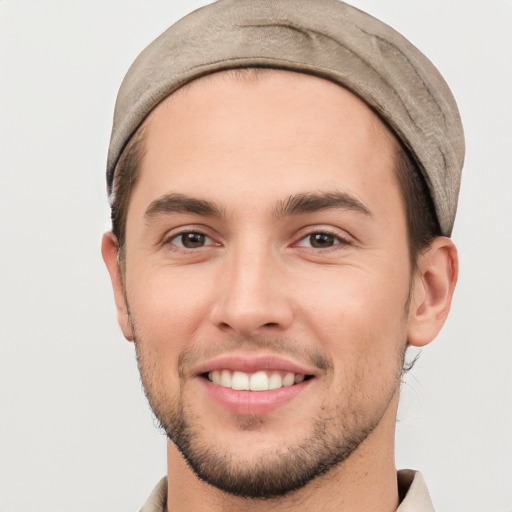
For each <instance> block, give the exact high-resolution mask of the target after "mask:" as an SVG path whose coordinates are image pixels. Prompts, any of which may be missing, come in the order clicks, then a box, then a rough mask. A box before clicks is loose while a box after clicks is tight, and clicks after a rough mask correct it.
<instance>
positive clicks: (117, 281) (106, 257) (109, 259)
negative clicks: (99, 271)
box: [101, 231, 133, 341]
mask: <svg viewBox="0 0 512 512" xmlns="http://www.w3.org/2000/svg"><path fill="white" fill-rule="evenodd" d="M118 254H119V244H118V243H117V238H116V237H115V236H114V234H113V233H112V232H111V231H109V232H107V233H105V234H104V235H103V239H102V241H101V255H102V256H103V261H104V262H105V265H106V267H107V270H108V273H109V274H110V280H111V281H112V288H113V290H114V299H115V302H116V308H117V322H118V323H119V327H121V331H122V332H123V335H124V337H125V338H126V339H127V340H128V341H133V331H132V326H131V322H130V313H129V311H128V305H127V304H126V297H125V293H124V283H123V277H122V274H121V269H120V267H119V260H118Z"/></svg>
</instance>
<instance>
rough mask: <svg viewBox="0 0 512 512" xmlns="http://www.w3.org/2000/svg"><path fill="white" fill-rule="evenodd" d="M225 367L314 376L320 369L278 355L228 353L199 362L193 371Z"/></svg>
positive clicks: (202, 372) (199, 373)
mask: <svg viewBox="0 0 512 512" xmlns="http://www.w3.org/2000/svg"><path fill="white" fill-rule="evenodd" d="M224 369H227V370H232V371H239V372H245V373H255V372H257V371H260V370H271V371H279V370H281V371H284V372H291V373H295V374H299V375H313V376H314V375H316V373H317V371H318V370H315V369H314V368H312V367H310V366H307V365H303V364H300V363H296V362H295V361H292V360H290V359H287V358H283V357H281V356H277V355H249V354H229V355H228V354H226V355H222V356H219V357H216V358H214V359H211V360H209V361H207V362H205V363H201V364H199V365H198V366H196V367H195V368H194V371H193V373H194V374H195V375H201V374H204V373H208V372H212V371H215V370H224Z"/></svg>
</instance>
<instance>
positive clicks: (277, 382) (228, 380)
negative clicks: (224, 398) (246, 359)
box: [208, 369, 305, 391]
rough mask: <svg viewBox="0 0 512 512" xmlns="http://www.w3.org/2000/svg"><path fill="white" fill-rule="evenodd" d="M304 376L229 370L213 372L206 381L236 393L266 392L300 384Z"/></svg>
mask: <svg viewBox="0 0 512 512" xmlns="http://www.w3.org/2000/svg"><path fill="white" fill-rule="evenodd" d="M304 378H305V375H301V374H297V375H296V374H294V373H292V372H288V373H285V374H284V376H283V373H282V372H278V371H274V372H272V373H270V372H267V371H265V370H260V371H258V372H255V373H252V374H249V373H245V372H239V371H235V372H232V371H231V370H227V369H225V370H214V371H212V372H210V373H209V374H208V379H209V380H210V381H211V382H213V383H214V384H217V385H219V386H222V387H225V388H232V389H235V390H237V391H267V390H269V389H279V388H282V387H287V386H292V385H293V384H300V383H301V382H303V381H304Z"/></svg>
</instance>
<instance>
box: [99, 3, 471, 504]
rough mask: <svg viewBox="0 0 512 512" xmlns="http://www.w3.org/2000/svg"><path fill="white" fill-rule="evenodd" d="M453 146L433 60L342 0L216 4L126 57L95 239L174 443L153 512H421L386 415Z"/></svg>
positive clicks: (444, 217)
mask: <svg viewBox="0 0 512 512" xmlns="http://www.w3.org/2000/svg"><path fill="white" fill-rule="evenodd" d="M463 155H464V142H463V132H462V127H461V124H460V118H459V114H458V111H457V107H456V104H455V101H454V99H453V97H452V95H451V93H450V91H449V89H448V86H447V85H446V84H445V82H444V80H443V79H442V77H441V76H440V74H439V72H438V71H437V70H436V69H435V68H434V67H433V66H432V64H431V63H430V62H429V61H428V60H427V59H426V57H425V56H423V55H422V54H421V53H420V52H419V51H418V50H417V49H416V48H415V47H413V46H412V45H411V44H410V43H409V42H408V41H406V40H405V39H404V38H403V37H402V36H400V35H399V34H397V33H396V32H395V31H393V30H392V29H391V28H389V27H388V26H386V25H384V24H383V23H381V22H379V21H378V20H375V19H374V18H372V17H370V16H369V15H367V14H365V13H363V12H361V11H358V10H357V9H354V8H352V7H350V6H348V5H346V4H344V3H342V2H340V1H338V0H321V1H316V2H309V1H307V0H279V1H275V0H274V1H271V0H220V1H218V2H216V3H214V4H211V5H210V6H207V7H206V8H203V9H200V10H198V11H196V12H194V13H192V14H191V15H189V16H187V17H185V18H183V19H182V20H181V21H179V22H178V23H177V24H175V25H174V26H173V27H171V28H170V29H169V30H168V31H166V32H165V33H164V34H162V36H160V37H159V38H158V39H156V40H155V41H154V42H153V43H152V44H151V45H150V46H149V47H148V48H147V49H146V50H145V51H144V52H143V53H142V54H141V55H140V56H139V57H138V58H137V60H136V61H135V63H134V64H133V66H132V67H131V69H130V71H129V72H128V74H127V76H126V78H125V80H124V82H123V84H122V86H121V89H120V92H119V96H118V100H117V104H116V112H115V117H114V127H113V132H112V139H111V145H110V150H109V161H108V169H107V182H108V188H109V194H110V199H111V205H112V220H113V228H112V232H109V233H107V234H106V235H105V236H104V238H103V244H102V252H103V257H104V260H105V263H106V265H107V268H108V270H109V273H110V276H111V279H112V284H113V288H114V294H115V300H116V305H117V311H118V321H119V324H120V326H121V329H122V331H123V334H124V335H125V337H126V338H127V339H128V340H132V341H134V343H135V347H136V351H137V358H138V363H139V369H140V372H141V378H142V382H143V385H144V389H145V392H146V395H147V397H148V400H149V402H150V404H151V407H152V409H153V411H154V413H155V415H156V417H157V418H158V420H159V421H160V423H161V425H162V427H163V429H164V430H165V432H166V434H167V436H168V439H169V441H168V454H167V460H168V474H167V478H165V479H163V480H162V481H161V482H160V483H159V484H158V486H157V488H156V489H155V490H154V492H153V493H152V495H151V496H150V498H149V499H148V501H147V503H146V504H145V505H144V507H143V509H142V510H144V511H163V510H169V511H170V510H173V511H182V510H211V511H217V510H241V509H246V510H255V511H256V510H269V509H271V510H289V509H290V508H292V507H293V508H295V509H298V510H307V511H316V510H322V511H330V510H332V511H334V510H336V511H340V510H358V511H363V510H375V511H382V512H384V511H394V510H399V511H401V512H403V511H410V510H415V511H423V510H425V511H428V510H433V509H432V504H431V501H430V499H429V497H428V492H427V490H426V487H425V484H424V481H423V479H422V476H421V474H420V473H418V472H414V471H401V472H399V473H398V477H397V472H396V469H395V464H394V454H393V452H394V450H393V439H394V425H395V421H396V410H397V405H398V396H399V388H400V381H401V376H402V373H403V371H404V354H405V350H406V348H407V346H408V345H414V346H424V345H426V344H428V343H429V342H430V341H432V340H433V339H434V338H435V336H436V335H437V333H438V332H439V330H440V329H441V327H442V325H443V323H444V321H445V319H446V317H447V314H448V311H449V308H450V303H451V298H452V295H453V290H454V287H455V283H456V280H457V269H458V264H457V253H456V249H455V246H454V244H453V242H452V241H451V239H450V238H449V235H450V233H451V229H452V226H453V220H454V216H455V210H456V203H457V195H458V188H459V180H460V171H461V169H462V163H463Z"/></svg>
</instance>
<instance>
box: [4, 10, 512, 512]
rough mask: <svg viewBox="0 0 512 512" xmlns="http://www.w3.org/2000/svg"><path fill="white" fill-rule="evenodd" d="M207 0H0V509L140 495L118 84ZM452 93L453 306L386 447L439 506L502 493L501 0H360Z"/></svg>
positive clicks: (144, 415)
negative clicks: (114, 229) (109, 237)
mask: <svg viewBox="0 0 512 512" xmlns="http://www.w3.org/2000/svg"><path fill="white" fill-rule="evenodd" d="M204 3H206V2H204V1H199V0H196V1H190V0H188V1H187V2H184V1H171V0H166V1H155V0H152V1H148V0H145V1H142V0H139V1H134V0H132V1H127V0H122V1H121V0H115V1H114V0H111V1H99V0H97V1H87V2H86V1H82V2H78V1H73V2H69V1H64V0H61V1H41V0H38V1H36V0H34V1H32V2H30V1H27V0H17V1H15V0H3V1H0V130H1V133H0V511H2V512H19V511H21V512H31V511H34V512H35V511H38V512H50V511H51V512H58V511H64V510H65V511H77V512H80V511H83V512H85V511H87V512H90V511H91V510H94V511H98V512H102V511H105V512H106V511H109V512H115V511H126V510H137V507H139V506H140V504H141V503H142V502H143V501H144V499H145V497H146V495H147V494H148V493H149V491H150V489H151V488H152V487H153V485H154V484H155V483H156V481H157V480H158V479H159V478H160V477H161V476H162V475H163V474H164V473H165V438H164V436H163V435H162V434H161V433H160V432H159V431H158V430H157V429H156V428H155V427H154V422H153V419H152V416H151V414H150V412H149V410H148V408H147V406H146V402H145V399H144V396H143V394H142V392H141V388H140V384H139V380H138V375H137V372H136V368H135V363H134V357H133V348H132V346H131V345H130V344H128V343H126V342H125V341H124V339H123V338H122V336H121V333H120V331H119V329H118V327H117V324H116V320H115V310H114V304H113V298H112V292H111V290H110V284H109V281H108V276H107V272H106V270H105V269H104V267H103V262H102V260H101V256H100V237H101V234H102V232H103V231H105V230H107V229H108V226H109V223H108V216H109V211H108V206H107V201H106V197H105V193H104V181H103V172H104V164H105V160H106V152H107V144H108V139H109V130H110V122H111V116H112V111H113V105H114V99H115V94H116V92H117V87H118V86H119V83H120V81H121V79H122V77H123V75H124V73H125V71H126V69H127V68H128V66H129V64H130V63H131V61H132V60H133V58H134V57H135V56H136V54H137V53H138V52H139V51H140V50H141V49H142V48H143V47H144V46H145V45H146V44H147V43H149V42H150V41H151V40H152V39H153V38H154V37H155V36H157V35H158V34H159V33H160V32H161V31H163V30H164V29H165V28H166V27H167V26H168V25H169V24H170V23H171V22H173V21H174V20H176V19H177V18H178V17H181V15H183V14H185V13H186V12H187V11H189V10H191V9H193V8H195V7H198V6H200V5H203V4H204ZM353 3H354V4H355V5H357V6H358V7H361V8H362V9H365V10H368V11H369V12H370V13H372V14H374V15H375V16H377V17H380V18H381V19H383V20H384V21H387V22H388V23H390V24H391V25H393V26H394V27H395V28H397V29H398V30H399V31H401V32H402V33H403V34H404V35H405V36H407V37H408V38H410V39H411V40H412V41H413V42H414V43H415V44H416V45H417V46H418V47H419V48H420V49H422V50H423V51H424V52H425V53H426V54H427V55H428V56H429V57H430V58H431V59H432V60H433V61H434V62H435V63H436V65H437V66H438V67H439V68H440V70H441V72H442V73H443V74H444V75H445V77H446V79H447V81H448V82H449V84H450V85H451V87H452V89H453V91H454V94H455V96H456V98H457V99H458V101H459V104H460V108H461V112H462V117H463V121H464V123H465V128H466V135H467V146H468V151H467V159H466V166H465V171H464V179H463V184H462V195H461V200H460V206H459V215H458V219H457V222H456V227H455V232H454V239H455V240H456V242H457V244H458V247H459V251H460V258H461V277H460V281H459V286H458V289H457V292H456V295H455V302H454V306H453V309H452V313H451V316H450V318H449V321H448V323H447V325H446V327H445V329H444V330H443V332H442V334H441V335H440V336H439V338H438V339H437V340H436V341H435V342H434V343H433V344H432V345H430V346H429V347H427V348H426V349H425V350H424V351H423V355H422V357H421V359H420V360H419V362H418V363H417V365H416V368H415V369H414V370H413V372H412V374H411V375H410V376H409V378H408V379H407V382H406V384H405V385H404V389H403V397H402V403H401V408H400V413H399V422H398V433H397V464H398V466H399V467H413V468H420V469H421V470H422V471H423V473H424V475H425V477H426V479H427V482H428V484H429V487H430V490H431V494H432V497H433V500H434V503H435V505H436V506H437V509H438V511H439V512H458V511H461V512H462V511H464V512H477V511H485V512H493V511H497V512H498V511H502V512H509V511H511V510H512V435H511V433H512V407H511V401H512V377H511V375H510V366H511V362H512V335H511V328H510V324H511V315H512V311H511V306H512V286H511V284H512V270H511V269H512V265H511V249H512V205H511V202H510V197H511V193H510V191H511V188H512V174H511V164H510V157H509V151H510V147H511V145H512V137H511V135H512V128H511V121H512V100H511V95H512V31H511V29H510V27H511V26H512V1H511V0H488V1H486V2H483V1H468V0H465V1H463V0H451V1H450V2H446V1H445V0H417V1H410V0H409V1H407V0H387V1H385V2H384V1H382V0H358V1H356V0H354V2H353Z"/></svg>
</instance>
